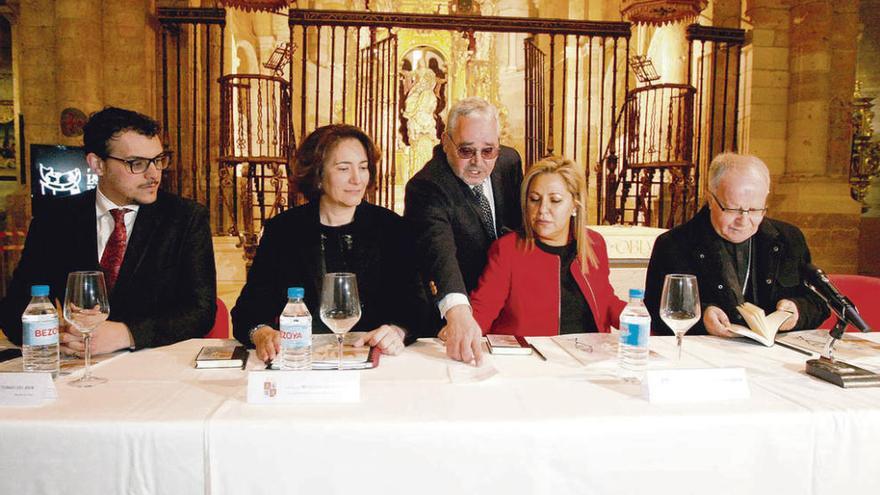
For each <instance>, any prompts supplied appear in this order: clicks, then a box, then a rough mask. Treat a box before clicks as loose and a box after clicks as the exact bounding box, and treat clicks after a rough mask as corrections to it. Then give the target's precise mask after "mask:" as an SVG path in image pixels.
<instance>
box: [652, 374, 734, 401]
mask: <svg viewBox="0 0 880 495" xmlns="http://www.w3.org/2000/svg"><path fill="white" fill-rule="evenodd" d="M642 394H643V395H644V396H645V398H646V399H648V401H650V402H652V403H666V404H669V403H676V402H708V401H719V400H732V399H748V398H749V396H750V395H751V392H750V391H749V381H748V378H747V377H746V370H745V369H744V368H697V369H673V370H649V371H647V372H645V380H644V381H643V382H642Z"/></svg>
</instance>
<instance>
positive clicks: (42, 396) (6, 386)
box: [0, 373, 58, 406]
mask: <svg viewBox="0 0 880 495" xmlns="http://www.w3.org/2000/svg"><path fill="white" fill-rule="evenodd" d="M57 397H58V394H57V392H56V391H55V382H53V381H52V375H51V374H50V373H0V406H42V405H43V404H46V403H47V402H51V401H53V400H55V398H57Z"/></svg>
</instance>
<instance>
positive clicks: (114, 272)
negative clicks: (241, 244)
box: [0, 107, 217, 354]
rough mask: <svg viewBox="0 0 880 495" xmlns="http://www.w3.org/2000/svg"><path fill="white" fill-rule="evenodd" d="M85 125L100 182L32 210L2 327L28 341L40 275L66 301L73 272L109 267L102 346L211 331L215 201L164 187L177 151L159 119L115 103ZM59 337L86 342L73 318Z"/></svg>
mask: <svg viewBox="0 0 880 495" xmlns="http://www.w3.org/2000/svg"><path fill="white" fill-rule="evenodd" d="M83 130H84V137H83V140H84V143H85V151H86V153H87V155H86V160H87V162H88V164H89V167H90V168H91V169H92V171H93V172H94V173H95V174H97V175H98V188H97V189H96V190H93V191H89V192H86V193H83V194H79V195H76V196H72V197H68V198H61V199H57V200H55V201H53V203H52V204H51V205H50V206H49V207H47V208H46V209H45V211H44V212H42V213H41V214H40V215H39V216H37V217H35V218H34V219H33V221H32V222H31V225H30V229H29V231H28V236H27V240H26V242H25V247H24V251H23V252H22V256H21V261H20V262H19V264H18V268H17V269H16V270H15V274H14V275H13V279H12V283H11V284H10V287H9V290H8V291H7V296H6V298H5V299H3V301H0V327H2V328H3V330H4V332H5V333H6V335H7V336H8V337H9V339H10V340H11V341H13V342H15V343H16V344H21V342H22V327H21V313H22V312H23V311H24V308H25V306H27V304H28V301H29V299H30V295H29V292H30V287H31V285H34V284H45V285H49V287H50V298H52V299H58V300H60V301H63V300H64V292H65V287H66V282H67V275H68V273H70V272H72V271H77V270H101V271H103V272H104V276H105V281H106V282H107V286H108V287H107V289H108V292H109V297H110V316H109V318H108V320H107V321H105V322H103V323H101V324H100V325H99V326H98V327H97V328H96V329H95V330H94V331H93V332H92V338H91V352H92V353H93V354H102V353H107V352H113V351H116V350H119V349H140V348H144V347H154V346H161V345H167V344H171V343H174V342H178V341H181V340H185V339H189V338H193V337H202V336H204V335H205V334H206V333H207V332H208V331H209V330H210V328H211V325H212V324H213V322H214V314H215V312H216V297H217V296H216V293H217V286H216V274H215V269H214V252H213V247H212V244H211V230H210V224H209V216H208V211H207V210H206V209H205V208H204V207H203V206H201V205H199V204H197V203H194V202H192V201H189V200H185V199H181V198H178V197H176V196H172V195H170V194H167V193H165V192H162V191H159V183H160V182H161V180H162V170H163V169H165V168H166V167H167V166H168V165H169V164H170V163H171V153H170V152H167V151H164V150H163V147H162V142H161V141H160V140H159V136H158V133H159V125H158V123H156V122H155V121H154V120H152V119H150V118H149V117H147V116H145V115H141V114H138V113H136V112H132V111H129V110H123V109H120V108H112V107H108V108H105V109H104V110H101V111H100V112H97V113H95V114H93V115H92V117H91V118H90V119H89V122H88V123H87V124H86V126H85V127H84V129H83ZM60 340H61V346H62V347H61V348H62V352H65V353H68V354H81V353H82V352H83V351H84V347H83V339H82V334H80V333H79V332H77V331H76V330H75V329H74V328H73V327H70V326H68V327H67V328H64V329H63V331H62V333H61V339H60Z"/></svg>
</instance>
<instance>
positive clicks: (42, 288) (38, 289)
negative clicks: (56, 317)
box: [31, 285, 49, 297]
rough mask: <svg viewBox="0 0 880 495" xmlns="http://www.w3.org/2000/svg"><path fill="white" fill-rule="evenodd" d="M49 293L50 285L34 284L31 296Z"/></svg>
mask: <svg viewBox="0 0 880 495" xmlns="http://www.w3.org/2000/svg"><path fill="white" fill-rule="evenodd" d="M48 295H49V286H48V285H32V286H31V297H45V296H48Z"/></svg>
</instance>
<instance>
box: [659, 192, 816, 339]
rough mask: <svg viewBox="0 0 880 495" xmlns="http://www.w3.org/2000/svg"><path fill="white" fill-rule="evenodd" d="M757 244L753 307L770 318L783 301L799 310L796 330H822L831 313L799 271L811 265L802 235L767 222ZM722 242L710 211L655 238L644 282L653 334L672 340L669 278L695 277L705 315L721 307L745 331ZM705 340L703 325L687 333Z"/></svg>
mask: <svg viewBox="0 0 880 495" xmlns="http://www.w3.org/2000/svg"><path fill="white" fill-rule="evenodd" d="M753 239H755V242H756V246H755V254H756V257H757V258H756V260H755V264H754V265H753V266H754V267H755V269H754V273H752V277H754V279H753V280H754V281H755V282H756V285H755V286H756V287H757V290H756V298H757V301H756V302H755V304H757V305H758V306H760V307H761V308H763V309H764V311H766V312H767V314H770V313H772V312H773V311H776V303H777V302H779V300H780V299H790V300H792V301H793V302H794V303H795V304H796V305H797V307H798V314H799V316H798V321H797V325H796V326H795V328H796V329H804V328H810V329H811V328H816V327H817V326H819V324H821V323H822V322H823V321H824V320H825V318H827V317H828V308H827V306H826V305H825V303H824V302H823V301H822V300H821V299H819V297H818V296H816V295H815V294H813V293H812V292H811V291H810V290H809V289H808V288H807V287H806V286H805V285H804V284H803V280H802V279H801V269H802V268H803V266H804V265H805V264H807V263H809V262H810V250H809V248H807V243H806V241H805V240H804V235H803V234H802V233H801V231H800V230H799V229H798V228H797V227H795V226H794V225H791V224H788V223H785V222H782V221H779V220H773V219H772V218H765V219H764V220H763V221H762V222H761V225H760V226H759V227H758V231H757V232H756V233H755V235H754V236H753ZM723 242H724V240H723V239H722V238H721V237H720V236H719V235H718V234H717V233H716V232H715V230H714V229H713V227H712V223H711V220H710V218H709V209H708V208H707V207H703V209H701V210H700V211H699V212H698V213H697V214H696V215H695V216H694V218H692V219H691V220H689V221H688V222H686V223H684V224H682V225H679V226H678V227H675V228H674V229H672V230H670V231H669V232H666V233H664V234H662V235H661V236H660V237H658V238H657V241H656V242H655V243H654V251H653V252H652V253H651V261H650V263H649V264H648V274H647V279H646V281H645V305H646V306H647V307H648V311H649V312H650V313H651V325H652V327H653V330H654V333H656V334H661V335H667V334H668V335H671V334H672V330H670V329H669V327H668V326H666V324H665V323H663V321H662V320H661V319H660V313H659V311H660V297H661V295H662V292H663V279H664V277H665V276H666V275H667V274H669V273H687V274H693V275H696V276H697V283H698V284H699V288H700V303H701V304H702V307H703V309H704V310H705V308H706V307H707V306H717V307H719V308H720V309H722V310H723V311H724V312H725V313H726V314H727V317H728V318H729V319H730V321H731V323H737V324H740V325H745V321H744V320H743V319H742V316H740V314H739V312H738V311H737V310H736V306H737V305H739V304H742V303H743V297H742V293H741V292H740V290H741V288H740V283H739V280H738V278H737V276H736V272H735V269H734V267H733V265H732V264H731V263H725V262H724V261H722V260H724V259H726V258H725V257H723V256H722V255H721V250H723V249H724V246H723V244H722V243H723ZM705 334H706V328H705V327H704V326H703V322H702V319H701V320H700V322H698V323H697V324H696V325H694V326H693V328H691V329H690V330H689V331H688V335H705Z"/></svg>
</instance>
